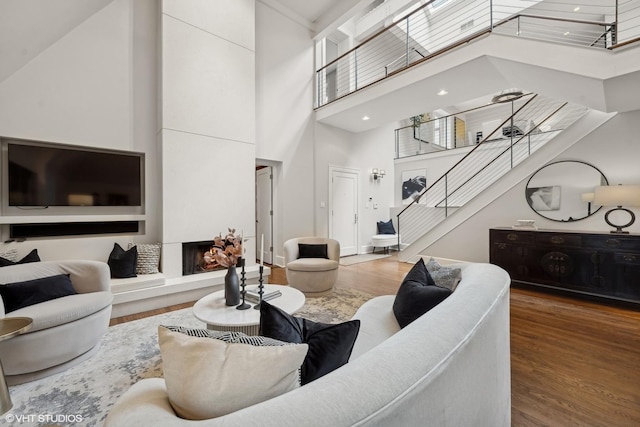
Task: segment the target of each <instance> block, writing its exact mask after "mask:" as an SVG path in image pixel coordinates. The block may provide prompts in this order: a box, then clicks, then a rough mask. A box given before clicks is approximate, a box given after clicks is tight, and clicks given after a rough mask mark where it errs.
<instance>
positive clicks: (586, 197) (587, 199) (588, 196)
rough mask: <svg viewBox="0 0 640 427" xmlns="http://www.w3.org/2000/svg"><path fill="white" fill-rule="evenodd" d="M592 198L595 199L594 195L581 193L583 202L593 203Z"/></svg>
mask: <svg viewBox="0 0 640 427" xmlns="http://www.w3.org/2000/svg"><path fill="white" fill-rule="evenodd" d="M594 197H595V194H594V193H582V201H583V202H593V198H594Z"/></svg>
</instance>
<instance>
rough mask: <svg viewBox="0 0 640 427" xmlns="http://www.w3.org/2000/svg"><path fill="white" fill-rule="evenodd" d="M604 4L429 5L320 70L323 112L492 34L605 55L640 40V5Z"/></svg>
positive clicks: (503, 0) (552, 0)
mask: <svg viewBox="0 0 640 427" xmlns="http://www.w3.org/2000/svg"><path fill="white" fill-rule="evenodd" d="M602 3H603V4H598V5H593V4H586V2H585V4H580V0H564V1H561V0H546V1H535V0H532V1H527V2H521V1H513V0H449V1H446V2H442V1H441V0H440V1H438V2H437V3H436V0H431V1H428V2H427V3H426V4H424V5H423V6H421V7H419V8H418V9H416V10H414V11H413V12H411V13H409V14H407V15H406V16H404V17H403V18H401V19H399V20H398V21H396V22H394V23H393V24H392V25H390V26H388V27H386V28H384V29H382V30H380V31H379V32H377V33H375V34H374V35H372V36H370V37H369V38H367V39H366V40H364V41H362V42H361V43H360V44H359V45H358V46H356V47H354V48H351V49H350V50H348V51H347V52H345V53H343V54H342V55H341V56H339V57H338V58H336V59H335V60H333V61H331V62H329V63H328V64H326V65H325V66H323V67H322V68H320V69H319V70H318V71H316V84H317V87H316V107H321V106H323V105H326V104H328V103H330V102H332V101H335V100H337V99H339V98H342V97H344V96H346V95H348V94H350V93H353V92H355V91H358V90H360V89H362V88H365V87H367V86H369V85H371V84H373V83H375V82H378V81H380V80H382V79H384V78H386V77H389V76H392V75H394V74H396V73H398V72H401V71H403V70H406V69H407V68H409V67H411V66H414V65H417V64H420V63H422V62H424V61H428V60H429V59H431V58H433V57H435V56H437V55H440V54H442V53H444V52H447V51H449V50H451V49H453V48H455V47H457V46H460V45H462V44H464V43H467V42H469V41H471V40H474V39H476V38H478V37H481V36H483V35H486V34H488V33H490V32H496V33H500V34H508V35H512V36H516V37H523V38H533V39H539V40H546V41H550V42H554V43H569V44H573V45H579V46H585V47H592V48H600V49H603V48H604V49H616V48H618V47H622V46H625V45H628V44H630V43H633V42H637V41H639V40H640V0H603V1H602ZM436 4H437V5H438V6H434V5H436Z"/></svg>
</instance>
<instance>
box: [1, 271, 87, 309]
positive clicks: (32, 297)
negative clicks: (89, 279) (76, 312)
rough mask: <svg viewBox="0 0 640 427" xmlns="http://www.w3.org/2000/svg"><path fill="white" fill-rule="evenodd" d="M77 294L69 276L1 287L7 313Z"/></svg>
mask: <svg viewBox="0 0 640 427" xmlns="http://www.w3.org/2000/svg"><path fill="white" fill-rule="evenodd" d="M75 293H76V291H75V290H74V289H73V285H72V284H71V279H69V275H68V274H58V275H55V276H50V277H42V278H39V279H31V280H26V281H24V282H14V283H7V284H3V285H0V295H1V296H2V302H3V303H4V311H5V313H10V312H12V311H15V310H18V309H21V308H23V307H27V306H30V305H34V304H39V303H41V302H45V301H49V300H52V299H56V298H61V297H65V296H68V295H74V294H75Z"/></svg>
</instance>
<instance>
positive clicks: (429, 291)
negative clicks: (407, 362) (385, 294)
mask: <svg viewBox="0 0 640 427" xmlns="http://www.w3.org/2000/svg"><path fill="white" fill-rule="evenodd" d="M449 295H451V290H449V289H447V288H441V287H439V286H436V285H435V282H434V281H433V278H431V276H430V275H429V272H428V271H427V268H426V266H425V265H424V261H423V260H422V258H420V260H419V261H418V262H417V263H416V264H415V265H414V266H413V267H412V268H411V270H410V271H409V272H408V273H407V275H406V276H405V278H404V280H403V281H402V283H401V284H400V288H399V289H398V293H397V294H396V298H395V300H394V302H393V314H394V315H395V317H396V319H397V320H398V324H399V325H400V327H401V328H404V327H405V326H407V325H408V324H410V323H411V322H413V321H414V320H416V319H417V318H418V317H420V316H422V315H423V314H424V313H426V312H427V311H429V310H431V309H432V308H433V307H435V306H436V305H438V304H440V302H442V301H443V300H444V299H445V298H447V297H448V296H449Z"/></svg>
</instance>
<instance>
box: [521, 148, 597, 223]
mask: <svg viewBox="0 0 640 427" xmlns="http://www.w3.org/2000/svg"><path fill="white" fill-rule="evenodd" d="M600 185H609V182H608V181H607V178H606V177H605V176H604V174H603V173H602V172H600V170H598V168H596V167H595V166H592V165H590V164H588V163H584V162H580V161H575V160H561V161H559V162H554V163H549V164H548V165H546V166H543V167H541V168H540V169H538V170H537V171H536V172H535V173H534V174H533V175H531V178H529V181H528V182H527V187H526V189H525V198H526V199H527V203H528V204H529V206H530V207H531V209H533V210H534V211H535V212H536V213H537V214H538V215H540V216H542V217H544V218H547V219H550V220H552V221H561V222H571V221H578V220H581V219H585V218H587V217H589V216H591V215H593V214H594V213H596V212H597V211H598V210H599V209H600V208H601V207H602V206H594V205H593V192H594V189H595V187H598V186H600Z"/></svg>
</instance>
